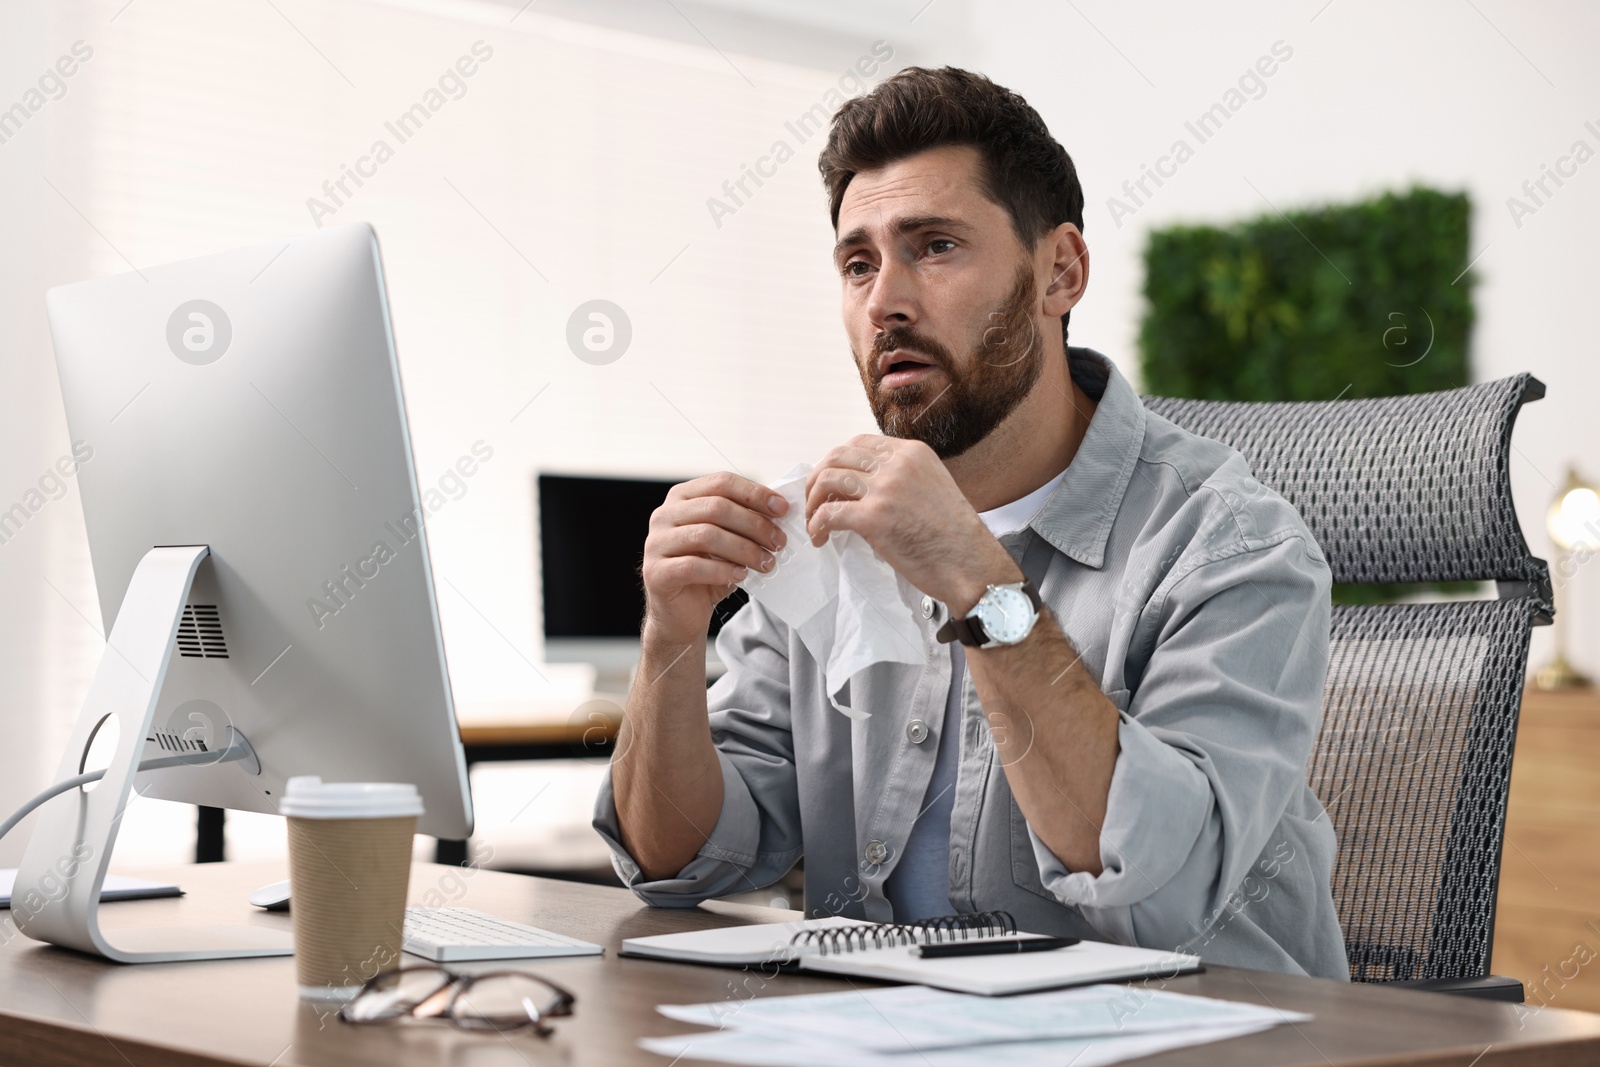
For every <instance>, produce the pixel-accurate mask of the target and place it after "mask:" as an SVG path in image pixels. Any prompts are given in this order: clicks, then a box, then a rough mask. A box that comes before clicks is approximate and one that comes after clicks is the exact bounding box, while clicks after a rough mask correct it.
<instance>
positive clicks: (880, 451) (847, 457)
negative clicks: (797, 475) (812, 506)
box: [806, 436, 894, 494]
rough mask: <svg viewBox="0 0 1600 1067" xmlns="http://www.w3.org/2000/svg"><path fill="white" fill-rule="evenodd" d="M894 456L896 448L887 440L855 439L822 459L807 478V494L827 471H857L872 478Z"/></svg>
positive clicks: (867, 437)
mask: <svg viewBox="0 0 1600 1067" xmlns="http://www.w3.org/2000/svg"><path fill="white" fill-rule="evenodd" d="M893 455H894V448H893V446H891V445H890V444H889V441H888V439H887V438H884V437H870V436H862V437H857V438H854V439H853V440H851V441H850V442H848V443H847V444H842V445H840V446H839V447H837V448H835V449H833V450H832V451H830V452H829V453H828V454H827V455H825V456H823V457H822V461H821V462H820V463H818V464H817V466H816V469H815V470H813V471H812V472H811V473H810V474H808V475H807V476H806V492H807V493H808V494H809V493H810V492H811V487H812V486H813V485H815V484H816V481H817V478H818V477H819V476H820V475H822V473H823V472H825V471H829V470H847V471H857V472H860V473H861V474H864V475H869V476H870V475H871V474H873V473H875V472H876V471H877V470H878V468H879V467H881V466H883V464H884V463H885V462H886V461H887V460H889V459H890V458H891V457H892V456H893Z"/></svg>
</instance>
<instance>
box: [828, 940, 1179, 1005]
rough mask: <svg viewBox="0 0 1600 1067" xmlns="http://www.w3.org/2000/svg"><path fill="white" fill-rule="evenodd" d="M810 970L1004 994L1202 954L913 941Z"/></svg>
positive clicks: (1103, 978) (1096, 945)
mask: <svg viewBox="0 0 1600 1067" xmlns="http://www.w3.org/2000/svg"><path fill="white" fill-rule="evenodd" d="M801 966H802V968H803V969H804V970H807V971H817V972H823V973H827V974H846V975H855V976H857V977H861V978H877V979H881V980H884V981H889V982H906V983H909V984H912V985H930V986H936V987H937V988H939V989H952V990H955V991H957V992H960V993H980V994H982V995H984V996H1004V995H1005V994H1007V993H1022V992H1027V991H1030V990H1036V989H1052V988H1059V987H1062V986H1073V985H1088V984H1090V983H1092V982H1110V981H1116V980H1118V979H1123V978H1141V977H1146V976H1150V975H1165V976H1169V977H1170V976H1171V975H1174V974H1184V973H1187V972H1190V971H1194V970H1198V969H1199V967H1200V959H1199V957H1197V956H1185V955H1183V954H1181V953H1175V952H1168V951H1164V950H1160V949H1150V948H1136V947H1133V946H1129V945H1112V944H1107V943H1105V942H1103V941H1080V942H1079V943H1078V944H1076V945H1072V946H1070V947H1068V948H1059V949H1055V950H1053V951H1050V952H1028V953H1020V954H1018V953H1008V954H1005V955H1000V956H956V957H952V958H948V959H931V960H930V959H923V958H921V957H919V956H916V955H914V949H913V948H912V947H911V946H899V947H896V948H881V949H869V950H867V951H864V952H845V953H840V954H839V955H828V956H810V955H808V956H807V957H806V958H805V960H804V962H803V963H802V964H801Z"/></svg>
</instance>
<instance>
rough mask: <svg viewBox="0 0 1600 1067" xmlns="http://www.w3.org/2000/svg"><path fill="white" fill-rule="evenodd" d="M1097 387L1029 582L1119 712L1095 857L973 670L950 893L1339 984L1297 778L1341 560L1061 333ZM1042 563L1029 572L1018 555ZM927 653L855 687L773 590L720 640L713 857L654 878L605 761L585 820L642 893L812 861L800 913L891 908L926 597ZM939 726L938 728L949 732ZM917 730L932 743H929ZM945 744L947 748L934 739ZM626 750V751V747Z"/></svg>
mask: <svg viewBox="0 0 1600 1067" xmlns="http://www.w3.org/2000/svg"><path fill="white" fill-rule="evenodd" d="M1071 369H1072V375H1073V378H1074V380H1075V381H1077V382H1078V384H1079V385H1080V386H1081V387H1082V388H1083V389H1084V390H1085V392H1087V393H1088V394H1089V395H1090V396H1092V397H1094V398H1095V399H1096V400H1097V401H1098V407H1097V409H1096V411H1095V415H1094V418H1093V419H1092V421H1091V422H1090V425H1089V429H1088V432H1087V433H1086V434H1085V436H1084V439H1083V443H1082V444H1081V445H1080V446H1079V449H1078V452H1077V455H1076V456H1075V457H1074V459H1073V461H1072V464H1071V466H1070V467H1069V468H1068V469H1067V473H1066V477H1065V478H1064V479H1063V480H1062V482H1061V484H1060V486H1059V487H1058V488H1057V489H1056V491H1055V493H1054V494H1053V495H1052V496H1051V498H1050V500H1049V502H1048V503H1046V505H1045V506H1044V507H1043V508H1042V509H1040V511H1039V512H1038V514H1036V515H1035V516H1034V518H1033V520H1032V521H1031V522H1030V523H1029V528H1028V529H1025V530H1021V531H1018V532H1017V533H1014V534H1008V535H1006V536H1004V537H1002V538H1001V539H1000V540H1001V543H1002V544H1003V545H1005V546H1006V548H1007V549H1009V550H1010V551H1011V552H1012V554H1013V555H1014V556H1016V557H1017V558H1019V559H1021V558H1022V557H1023V553H1024V551H1025V550H1026V549H1027V548H1028V547H1029V545H1030V543H1032V542H1033V541H1034V540H1035V539H1040V540H1042V542H1043V544H1042V545H1040V546H1038V547H1037V548H1036V549H1035V552H1030V553H1029V555H1030V556H1034V555H1035V553H1036V552H1039V549H1041V548H1042V549H1043V552H1042V553H1041V554H1042V557H1043V558H1042V560H1041V562H1042V564H1043V566H1042V567H1041V568H1039V569H1041V570H1042V575H1043V576H1042V580H1040V579H1039V578H1038V577H1035V584H1036V585H1037V586H1038V588H1039V593H1040V595H1041V596H1042V598H1043V599H1044V602H1045V603H1046V605H1048V607H1049V610H1050V613H1051V615H1052V616H1053V617H1054V618H1055V620H1056V621H1057V623H1058V624H1059V625H1060V627H1061V629H1062V630H1063V632H1064V633H1065V634H1066V635H1067V637H1068V638H1069V639H1070V640H1071V641H1072V643H1073V645H1074V647H1075V648H1076V649H1077V650H1078V652H1079V653H1080V654H1081V655H1082V661H1083V664H1084V666H1085V667H1086V668H1087V669H1088V670H1089V671H1090V672H1091V673H1092V674H1093V675H1094V676H1095V678H1097V679H1098V680H1099V682H1100V686H1101V688H1102V690H1103V691H1104V692H1105V693H1106V695H1107V696H1108V697H1109V698H1110V699H1111V701H1112V703H1114V704H1115V705H1116V706H1117V708H1118V711H1119V712H1120V725H1119V727H1118V741H1119V744H1120V749H1121V751H1120V753H1119V755H1118V757H1117V762H1116V766H1115V769H1114V771H1113V773H1112V779H1111V791H1110V795H1109V797H1108V800H1107V808H1106V819H1105V825H1104V826H1103V827H1102V829H1101V836H1100V857H1101V863H1102V866H1103V868H1104V869H1103V870H1102V871H1101V873H1100V874H1098V875H1092V874H1090V873H1088V872H1086V871H1072V870H1069V869H1068V868H1067V867H1066V865H1065V864H1063V863H1062V862H1061V860H1060V859H1059V858H1057V857H1056V856H1055V855H1054V854H1053V853H1051V851H1050V850H1049V848H1048V847H1047V846H1045V844H1044V843H1043V841H1041V840H1040V838H1039V837H1038V835H1037V834H1036V833H1035V832H1034V831H1033V828H1032V827H1030V826H1029V825H1028V823H1027V821H1026V819H1024V817H1023V815H1022V813H1021V810H1020V809H1019V808H1018V807H1017V803H1016V801H1015V800H1014V799H1013V797H1012V794H1011V790H1010V788H1009V787H1008V785H1007V783H1006V770H1005V768H1004V767H1003V766H1002V765H1001V764H1000V761H999V758H998V756H997V755H996V752H995V747H994V743H993V740H992V737H991V733H990V731H991V729H1002V728H1005V725H1006V724H1005V723H1004V722H1003V720H1002V718H1001V717H1000V716H998V715H996V716H994V717H993V718H992V721H991V719H990V718H988V717H986V716H985V714H984V711H983V708H982V705H981V704H980V702H979V700H978V696H977V692H976V690H975V688H974V686H973V683H972V681H971V678H970V676H969V677H968V678H967V679H966V680H965V681H964V683H963V686H962V688H963V689H964V694H963V700H962V707H961V717H960V738H959V752H960V758H959V763H958V766H957V773H956V785H955V789H954V790H953V793H954V796H953V800H952V804H951V812H950V827H949V842H950V849H949V893H948V896H949V900H950V903H951V905H952V906H953V907H955V908H957V909H959V910H962V911H984V910H990V909H1004V910H1006V911H1008V912H1010V913H1011V914H1012V915H1013V916H1014V917H1015V918H1016V920H1017V922H1018V924H1019V925H1020V926H1021V927H1022V928H1023V929H1027V930H1032V931H1036V932H1038V933H1046V934H1058V935H1062V936H1072V937H1090V938H1096V939H1100V940H1107V941H1115V942H1119V943H1122V944H1138V945H1144V946H1148V947H1153V948H1163V949H1179V950H1182V951H1185V952H1192V953H1195V954H1198V955H1200V956H1201V957H1203V958H1204V959H1206V960H1209V961H1211V962H1214V963H1221V964H1234V965H1239V966H1246V967H1259V968H1265V969H1268V970H1277V971H1286V972H1290V973H1309V974H1314V975H1322V976H1325V977H1330V978H1348V977H1349V970H1348V966H1347V964H1346V960H1345V954H1344V940H1343V937H1342V934H1341V932H1340V928H1339V922H1338V918H1337V916H1336V915H1335V913H1334V908H1333V900H1332V897H1331V894H1330V890H1329V878H1330V872H1331V870H1332V866H1333V856H1334V849H1335V842H1334V834H1333V829H1332V826H1331V824H1330V821H1329V819H1328V818H1327V816H1326V813H1325V812H1324V810H1323V807H1322V805H1321V804H1320V803H1319V802H1318V800H1317V797H1316V796H1315V795H1314V794H1313V793H1312V792H1311V790H1310V788H1309V787H1308V786H1307V785H1306V778H1305V764H1306V759H1307V756H1308V755H1309V754H1310V751H1311V745H1312V742H1313V740H1314V739H1315V737H1316V734H1317V730H1318V729H1319V727H1320V725H1321V721H1322V714H1321V698H1322V688H1323V680H1324V675H1325V672H1326V668H1327V655H1328V624H1329V614H1330V606H1329V585H1330V579H1329V571H1328V566H1327V563H1326V561H1325V560H1324V559H1323V556H1322V553H1321V550H1320V549H1319V548H1318V547H1317V544H1316V541H1315V540H1314V539H1313V538H1312V536H1311V534H1310V532H1309V531H1308V530H1307V529H1306V527H1305V524H1304V523H1303V522H1302V521H1301V519H1300V516H1299V515H1298V514H1297V513H1296V512H1295V510H1294V509H1293V508H1292V507H1290V506H1289V504H1288V503H1287V502H1285V501H1284V500H1283V499H1282V498H1281V497H1279V496H1278V495H1277V494H1276V493H1273V492H1272V491H1271V490H1268V489H1266V488H1265V487H1264V486H1262V485H1261V484H1260V483H1259V482H1257V481H1256V480H1255V479H1254V477H1252V475H1251V473H1250V470H1249V467H1248V466H1247V465H1246V463H1245V462H1244V460H1243V458H1242V457H1240V456H1239V454H1238V453H1236V452H1234V451H1233V450H1232V449H1230V448H1228V447H1226V446H1224V445H1222V444H1219V443H1217V442H1214V441H1209V440H1206V439H1204V438H1200V437H1196V436H1195V435H1193V434H1190V433H1188V432H1186V431H1184V430H1181V429H1179V428H1177V427H1176V426H1174V425H1173V424H1172V423H1170V422H1168V421H1166V420H1165V419H1162V418H1160V417H1159V416H1156V415H1153V414H1151V413H1149V412H1147V411H1145V409H1144V406H1143V404H1141V403H1140V401H1139V398H1138V396H1137V395H1136V394H1135V393H1134V391H1133V389H1132V387H1131V386H1130V385H1129V384H1128V382H1127V380H1126V379H1125V378H1123V377H1122V375H1121V374H1120V373H1119V372H1118V371H1117V370H1116V368H1115V367H1114V366H1113V365H1112V364H1111V362H1110V361H1109V360H1107V359H1106V358H1105V357H1104V356H1101V355H1099V354H1098V353H1096V352H1092V351H1090V350H1088V349H1078V348H1074V349H1072V350H1071ZM1030 573H1031V572H1030ZM923 609H924V610H923V616H924V617H923V618H922V619H921V620H920V623H921V626H922V633H923V639H924V652H925V657H924V663H923V664H922V665H920V666H916V665H905V664H879V665H877V666H874V667H871V668H869V669H867V670H866V671H863V672H862V673H861V674H858V675H857V676H856V677H855V678H854V679H853V681H852V682H851V688H852V693H851V699H850V701H849V703H850V705H851V706H852V707H854V708H856V709H859V710H867V711H870V712H871V713H872V714H871V716H870V717H869V718H866V719H863V720H861V721H854V722H853V721H852V720H850V719H848V718H846V717H845V716H844V715H841V714H839V712H837V711H836V710H834V709H833V707H832V706H831V704H830V702H829V700H828V696H827V693H826V692H825V690H826V685H825V683H824V679H823V669H822V666H821V665H820V664H818V663H817V662H816V661H815V660H814V659H813V658H812V657H811V656H810V654H809V653H808V652H807V651H806V649H805V646H804V645H803V644H802V643H801V641H800V640H799V638H798V637H796V636H795V635H793V634H791V633H790V632H789V630H788V628H787V627H786V626H784V625H783V624H782V623H780V622H778V621H777V620H776V619H775V618H774V617H772V616H771V615H770V614H768V613H766V612H765V611H763V610H762V609H761V608H760V606H759V605H755V604H751V605H747V606H746V607H745V608H744V609H742V610H741V611H740V612H739V613H738V614H737V615H735V616H734V618H733V619H731V620H730V621H729V623H728V624H727V625H726V626H725V627H724V628H723V630H722V632H721V634H720V635H719V636H718V638H717V653H718V655H719V656H720V657H721V658H722V660H723V662H724V663H726V664H727V665H728V673H727V675H726V676H725V677H723V678H722V679H721V680H719V681H718V682H717V683H716V685H714V686H713V687H712V688H711V690H710V692H709V693H708V700H709V704H710V710H711V732H712V739H713V741H714V743H715V744H716V748H717V754H718V758H719V761H720V764H721V769H722V778H723V801H722V811H721V814H720V816H719V818H718V820H717V823H716V826H715V827H714V828H713V829H712V831H711V833H710V836H709V838H708V840H707V841H706V843H705V845H704V846H703V847H702V848H701V849H700V852H699V854H698V855H697V856H696V857H695V858H694V859H693V860H691V861H690V862H689V864H688V865H687V866H685V867H684V868H683V870H681V871H679V872H678V873H677V875H676V876H674V877H672V878H665V879H660V880H656V881H648V880H646V879H645V878H644V877H643V875H642V874H641V872H640V871H639V868H638V865H637V864H636V863H634V861H633V859H632V858H631V857H630V856H629V855H628V854H627V852H626V850H625V849H623V847H622V844H621V836H620V833H619V831H618V827H617V816H616V808H615V804H614V802H613V799H612V794H611V783H610V779H609V776H608V777H607V779H606V781H605V782H604V783H603V784H602V786H601V790H600V794H599V796H598V798H597V800H596V810H595V822H594V825H595V828H596V830H598V831H599V832H600V834H601V836H602V837H604V838H605V840H606V841H607V843H608V844H609V845H610V846H611V849H612V853H613V861H614V865H615V867H616V870H617V873H618V875H619V876H620V877H621V878H622V879H623V881H624V882H625V883H626V884H627V885H628V886H629V887H631V888H632V889H633V890H634V892H635V893H637V894H638V895H639V896H640V897H641V898H642V899H644V900H646V901H648V902H649V903H651V904H656V905H662V906H677V907H689V906H693V905H694V904H697V903H699V902H700V901H702V900H704V899H706V898H708V897H714V896H720V895H724V894H728V893H735V892H739V891H741V890H749V889H756V888H759V887H762V886H766V885H770V884H771V883H772V882H774V881H776V880H777V879H778V878H780V877H781V876H782V875H783V874H784V873H785V872H786V871H788V870H789V868H790V867H792V866H793V865H794V864H795V862H796V861H797V860H799V859H800V857H801V856H802V855H803V856H804V857H805V885H806V898H805V905H806V912H807V913H808V914H810V915H829V914H842V915H848V916H852V917H855V918H865V919H873V920H887V919H889V918H890V917H891V916H892V906H891V904H890V902H889V899H888V897H887V895H886V893H885V885H886V882H887V881H888V879H889V877H890V876H891V875H892V874H893V872H894V869H895V864H896V862H897V861H898V860H899V859H900V857H901V854H902V853H903V851H904V849H905V846H906V842H907V839H908V837H909V835H910V833H911V830H912V827H913V825H914V824H915V822H916V817H917V815H918V812H919V809H920V808H921V806H922V805H923V803H924V798H925V796H926V793H927V787H928V783H929V780H930V778H931V777H932V775H933V771H934V763H935V760H936V758H937V752H938V748H939V745H938V744H937V743H936V740H935V733H934V731H932V730H929V731H928V732H927V733H926V735H923V734H922V732H921V731H917V730H914V729H913V728H912V724H913V721H914V720H918V721H920V722H922V723H923V724H927V725H931V724H935V723H939V724H941V725H942V719H943V715H942V712H943V710H944V707H943V706H944V704H945V700H946V695H947V692H948V690H949V687H950V676H951V659H950V656H949V654H948V650H947V648H946V647H945V646H943V645H940V644H939V643H938V642H937V641H936V640H935V638H934V631H935V630H936V629H937V628H938V626H939V625H940V624H941V623H942V622H943V617H944V611H943V608H942V607H941V606H940V605H937V604H935V603H934V602H933V601H931V600H924V603H923ZM940 732H942V731H940ZM919 736H921V738H922V739H921V740H920V741H919V740H916V738H917V737H919ZM930 741H934V743H930ZM624 758H626V757H624Z"/></svg>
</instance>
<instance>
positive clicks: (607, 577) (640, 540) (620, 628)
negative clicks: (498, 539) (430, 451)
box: [538, 474, 749, 688]
mask: <svg viewBox="0 0 1600 1067" xmlns="http://www.w3.org/2000/svg"><path fill="white" fill-rule="evenodd" d="M685 480H687V479H686V478H676V479H665V480H664V479H659V478H609V477H592V476H581V475H568V474H540V475H539V477H538V494H539V573H540V576H541V577H540V584H541V589H542V603H543V608H544V612H543V613H544V648H545V658H546V659H548V660H550V661H551V662H556V663H592V664H594V665H595V666H596V667H597V668H598V669H599V671H600V674H601V681H600V682H599V683H597V684H598V685H599V686H600V687H601V688H605V687H606V684H605V683H606V680H607V679H611V680H612V683H611V684H612V685H613V686H615V685H617V684H618V683H619V682H625V677H623V676H625V675H626V672H627V671H628V670H629V669H630V668H632V667H633V665H634V664H635V663H637V662H638V659H639V622H640V620H641V619H642V618H643V616H644V586H643V584H642V582H641V579H640V576H639V565H640V564H641V563H642V562H643V561H644V542H645V537H646V536H647V535H648V534H649V532H650V514H651V512H653V511H655V509H656V508H658V507H660V506H661V503H662V501H664V500H665V499H666V497H667V490H669V489H671V488H672V487H673V486H674V485H676V484H677V483H678V482H681V481H685ZM748 600H749V597H747V596H746V595H745V593H744V591H743V590H735V591H734V593H733V595H732V596H729V597H728V598H727V599H726V600H724V601H723V602H722V603H721V604H719V605H717V609H716V611H714V612H713V613H712V618H711V627H710V633H711V635H712V636H715V635H716V633H717V632H718V631H719V630H721V628H722V624H723V623H724V622H726V621H727V619H728V618H730V617H731V616H732V615H733V613H734V612H736V611H738V610H739V608H740V607H742V606H743V605H744V604H745V602H746V601H748ZM707 656H708V661H709V662H708V666H710V668H711V669H712V670H713V672H715V671H716V670H717V669H718V668H719V667H720V664H718V663H717V662H716V659H715V652H714V651H713V650H711V649H710V648H709V647H708V650H707Z"/></svg>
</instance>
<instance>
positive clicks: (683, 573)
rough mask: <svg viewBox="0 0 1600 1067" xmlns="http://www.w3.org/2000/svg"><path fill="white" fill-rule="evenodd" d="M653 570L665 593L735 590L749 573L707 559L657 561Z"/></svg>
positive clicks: (725, 561)
mask: <svg viewBox="0 0 1600 1067" xmlns="http://www.w3.org/2000/svg"><path fill="white" fill-rule="evenodd" d="M650 568H651V569H652V570H653V571H654V573H653V574H652V578H653V580H654V583H655V585H656V586H657V588H659V589H660V590H662V591H663V592H667V591H671V590H674V589H686V588H688V587H690V586H696V585H709V586H715V587H718V588H721V587H725V586H734V585H738V584H739V583H740V582H742V581H744V579H745V576H746V574H748V573H749V572H748V571H747V570H746V568H744V567H741V566H739V565H738V564H737V563H729V562H728V561H727V560H721V559H707V558H706V557H704V556H673V557H672V558H670V559H663V560H657V561H655V562H654V563H653V564H651V565H650Z"/></svg>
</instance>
